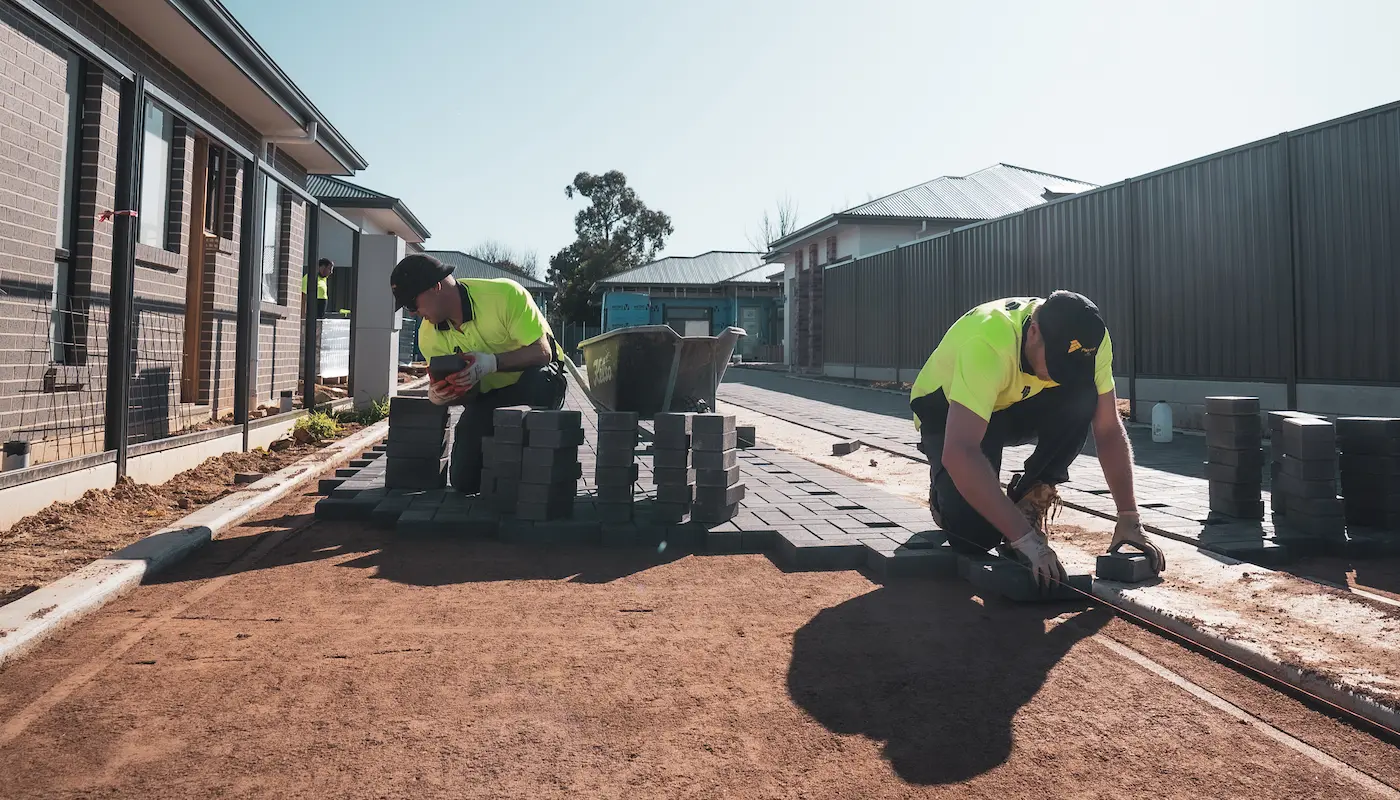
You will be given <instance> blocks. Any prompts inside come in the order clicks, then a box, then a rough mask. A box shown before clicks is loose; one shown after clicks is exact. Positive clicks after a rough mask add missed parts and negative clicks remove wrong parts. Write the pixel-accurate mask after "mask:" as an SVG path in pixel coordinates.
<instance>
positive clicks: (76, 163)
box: [49, 50, 87, 364]
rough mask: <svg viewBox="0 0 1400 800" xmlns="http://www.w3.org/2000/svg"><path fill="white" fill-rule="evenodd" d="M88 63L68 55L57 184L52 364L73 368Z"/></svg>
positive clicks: (75, 54)
mask: <svg viewBox="0 0 1400 800" xmlns="http://www.w3.org/2000/svg"><path fill="white" fill-rule="evenodd" d="M86 69H87V67H86V61H85V60H84V58H83V57H82V55H81V54H79V53H78V52H77V51H74V50H70V51H68V74H67V80H66V84H67V85H66V90H67V94H68V120H67V125H66V130H65V134H64V135H65V137H66V141H65V142H64V155H63V166H62V168H61V170H60V173H59V183H58V206H57V208H58V225H57V230H56V231H55V232H54V237H55V242H54V273H53V292H52V294H51V295H50V297H49V363H50V364H71V363H73V362H74V361H75V360H76V358H77V353H76V349H77V342H76V341H75V333H76V330H77V328H76V326H74V324H73V315H72V313H71V312H72V310H73V308H72V301H73V285H74V283H75V282H76V277H77V276H76V275H75V272H76V265H75V264H74V258H75V257H76V250H77V247H76V236H77V232H78V206H79V197H78V192H79V188H80V186H81V181H80V180H79V178H80V176H81V168H82V157H83V150H82V142H81V139H82V137H83V114H84V106H85V105H86V97H87V92H86V89H85V87H86V82H87V77H86Z"/></svg>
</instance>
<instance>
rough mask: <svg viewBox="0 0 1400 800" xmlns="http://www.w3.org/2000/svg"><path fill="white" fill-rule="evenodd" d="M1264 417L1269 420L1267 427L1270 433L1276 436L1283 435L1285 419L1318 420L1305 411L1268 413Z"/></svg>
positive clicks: (1315, 416)
mask: <svg viewBox="0 0 1400 800" xmlns="http://www.w3.org/2000/svg"><path fill="white" fill-rule="evenodd" d="M1266 416H1267V417H1268V420H1269V426H1268V427H1269V431H1270V433H1278V434H1282V433H1283V421H1284V420H1286V419H1294V418H1296V417H1309V418H1312V419H1318V418H1319V417H1318V416H1317V415H1316V414H1309V413H1308V412H1306V411H1270V412H1269V413H1268V414H1267V415H1266Z"/></svg>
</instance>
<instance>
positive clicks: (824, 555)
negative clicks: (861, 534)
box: [777, 536, 867, 572]
mask: <svg viewBox="0 0 1400 800" xmlns="http://www.w3.org/2000/svg"><path fill="white" fill-rule="evenodd" d="M777 545H778V548H777V559H778V563H779V564H780V565H782V566H783V567H785V568H787V569H791V570H798V571H802V572H815V571H819V570H844V569H860V568H861V567H863V566H865V560H866V552H867V549H866V547H865V545H864V544H862V543H861V542H860V541H859V540H857V539H850V540H845V541H821V540H820V539H815V540H812V541H802V540H797V541H794V540H793V539H792V538H789V537H786V536H779V537H778V540H777Z"/></svg>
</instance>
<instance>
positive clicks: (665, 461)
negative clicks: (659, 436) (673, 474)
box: [651, 447, 690, 469]
mask: <svg viewBox="0 0 1400 800" xmlns="http://www.w3.org/2000/svg"><path fill="white" fill-rule="evenodd" d="M651 466H652V469H690V451H689V450H676V449H673V448H669V447H658V448H656V449H654V450H652V451H651Z"/></svg>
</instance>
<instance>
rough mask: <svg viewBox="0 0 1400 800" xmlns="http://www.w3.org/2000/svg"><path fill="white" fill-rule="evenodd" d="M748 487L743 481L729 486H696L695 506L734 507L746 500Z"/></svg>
mask: <svg viewBox="0 0 1400 800" xmlns="http://www.w3.org/2000/svg"><path fill="white" fill-rule="evenodd" d="M747 492H748V485H747V484H745V483H744V482H743V481H740V482H739V483H735V484H731V485H729V486H696V487H695V505H697V506H732V505H735V504H737V503H738V502H739V501H741V500H743V499H744V495H745V494H747Z"/></svg>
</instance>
